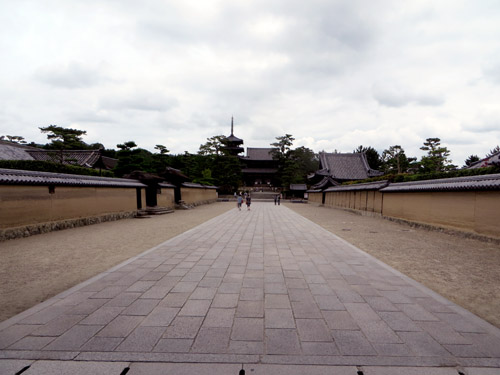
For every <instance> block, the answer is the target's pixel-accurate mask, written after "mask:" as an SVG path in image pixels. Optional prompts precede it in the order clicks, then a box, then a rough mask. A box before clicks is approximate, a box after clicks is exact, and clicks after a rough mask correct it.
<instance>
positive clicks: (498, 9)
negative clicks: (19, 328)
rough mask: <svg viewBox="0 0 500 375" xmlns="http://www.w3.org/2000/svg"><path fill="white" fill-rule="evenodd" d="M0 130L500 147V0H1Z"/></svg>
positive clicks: (171, 139) (150, 140)
mask: <svg viewBox="0 0 500 375" xmlns="http://www.w3.org/2000/svg"><path fill="white" fill-rule="evenodd" d="M0 54H1V55H0V56H1V58H0V135H20V136H24V137H25V139H26V140H27V141H35V142H41V143H46V142H47V139H46V136H45V135H44V134H42V133H41V132H40V131H39V129H38V128H39V127H41V126H47V125H50V124H55V125H59V126H63V127H71V128H76V129H82V130H86V131H87V136H85V137H84V141H86V142H87V143H93V142H101V143H103V144H104V145H105V146H106V147H107V148H116V144H118V143H123V142H125V141H129V140H133V141H135V142H136V143H137V144H138V145H139V146H140V147H142V148H146V149H149V150H151V151H154V146H155V145H156V144H163V145H165V146H166V147H167V148H169V149H170V150H171V152H172V153H183V152H184V151H189V152H192V153H195V152H197V151H198V148H199V146H200V144H201V143H205V141H206V138H207V137H210V136H213V135H218V134H224V135H229V133H230V123H231V116H234V121H235V132H234V133H235V135H236V136H238V137H239V138H242V139H243V140H244V142H245V144H244V146H245V147H268V146H269V144H270V143H271V142H273V141H274V140H275V137H278V136H281V135H284V134H285V133H288V134H292V135H293V136H294V137H295V138H296V140H295V143H294V146H306V147H309V148H311V149H313V150H314V151H316V152H318V151H322V150H325V151H329V152H332V151H334V150H337V151H339V152H351V151H352V150H353V149H355V148H356V147H357V146H359V145H364V146H372V147H374V148H375V149H377V150H378V151H379V152H382V151H383V150H384V149H386V148H388V147H389V146H391V145H401V146H402V147H403V148H404V149H405V150H406V152H407V155H409V156H417V157H420V156H422V155H423V154H424V152H423V151H421V150H420V149H419V148H420V147H421V146H422V143H423V142H424V140H425V139H426V138H429V137H438V138H441V141H442V144H443V145H445V146H447V147H448V148H449V149H450V150H451V157H452V160H453V162H454V164H457V165H459V166H462V165H463V162H464V160H465V158H466V157H467V156H468V155H471V154H477V155H478V156H480V157H484V154H486V153H487V152H488V151H489V150H490V149H492V148H493V147H495V146H496V145H497V144H499V143H500V2H499V1H498V0H475V1H467V0H432V1H427V0H405V1H400V0H377V1H372V0H308V1H304V0H141V1H136V0H33V1H27V0H1V1H0Z"/></svg>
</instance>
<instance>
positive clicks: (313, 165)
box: [271, 134, 318, 188]
mask: <svg viewBox="0 0 500 375" xmlns="http://www.w3.org/2000/svg"><path fill="white" fill-rule="evenodd" d="M276 140H277V142H274V143H271V146H273V149H272V151H271V153H272V155H273V159H274V160H276V161H277V162H278V172H277V173H276V180H277V182H278V184H279V185H281V186H283V187H285V188H287V187H288V186H290V184H298V183H305V182H306V181H307V175H308V174H309V173H311V172H314V171H315V170H316V169H317V168H318V159H317V157H316V155H315V154H314V152H313V151H312V150H311V149H309V148H307V147H304V146H301V147H298V148H296V149H292V146H293V141H294V140H295V138H293V136H292V135H291V134H285V135H284V136H281V137H276Z"/></svg>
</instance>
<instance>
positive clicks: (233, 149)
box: [224, 117, 245, 156]
mask: <svg viewBox="0 0 500 375" xmlns="http://www.w3.org/2000/svg"><path fill="white" fill-rule="evenodd" d="M241 145H243V139H240V138H238V137H235V136H234V123H233V118H232V117H231V135H230V136H229V137H226V139H225V141H224V150H225V153H226V154H228V155H232V156H238V155H239V154H241V153H242V152H244V151H245V149H244V148H243V147H241Z"/></svg>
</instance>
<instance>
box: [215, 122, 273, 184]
mask: <svg viewBox="0 0 500 375" xmlns="http://www.w3.org/2000/svg"><path fill="white" fill-rule="evenodd" d="M224 143H225V146H224V150H225V153H226V154H228V155H233V156H238V157H239V159H240V161H241V163H242V170H241V172H242V175H243V185H244V186H246V187H253V188H260V189H264V188H272V187H275V186H277V185H276V179H275V174H276V172H277V171H278V162H277V161H276V160H274V159H273V156H272V154H271V151H272V148H271V147H269V148H255V147H247V154H246V156H241V155H239V154H240V153H242V152H244V148H243V147H242V145H243V140H242V139H240V138H238V137H236V136H235V135H234V120H233V118H232V117H231V135H230V136H229V137H226V140H225V142H224Z"/></svg>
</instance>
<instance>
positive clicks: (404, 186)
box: [381, 173, 500, 192]
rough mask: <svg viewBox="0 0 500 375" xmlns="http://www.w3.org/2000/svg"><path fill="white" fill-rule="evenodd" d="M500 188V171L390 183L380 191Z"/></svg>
mask: <svg viewBox="0 0 500 375" xmlns="http://www.w3.org/2000/svg"><path fill="white" fill-rule="evenodd" d="M452 190H500V173H495V174H487V175H476V176H463V177H451V178H440V179H435V180H420V181H408V182H398V183H392V184H390V185H389V186H387V187H385V188H383V189H381V191H382V192H398V191H452Z"/></svg>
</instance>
